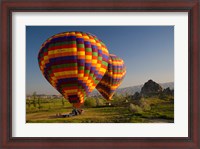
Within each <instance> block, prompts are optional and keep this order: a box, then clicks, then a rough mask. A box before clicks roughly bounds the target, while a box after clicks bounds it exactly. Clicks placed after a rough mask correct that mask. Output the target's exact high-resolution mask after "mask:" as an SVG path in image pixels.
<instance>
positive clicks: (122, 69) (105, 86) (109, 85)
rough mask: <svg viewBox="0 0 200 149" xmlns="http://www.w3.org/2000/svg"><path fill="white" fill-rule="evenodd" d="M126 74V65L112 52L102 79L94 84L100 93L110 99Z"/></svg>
mask: <svg viewBox="0 0 200 149" xmlns="http://www.w3.org/2000/svg"><path fill="white" fill-rule="evenodd" d="M125 75H126V66H125V64H124V61H123V60H122V59H121V58H119V57H117V56H116V55H114V54H110V58H109V62H108V69H107V72H106V73H105V75H104V76H103V78H102V80H101V81H100V82H99V84H98V85H97V86H96V89H97V90H98V91H99V92H100V93H101V95H102V96H103V97H104V98H105V99H107V100H111V99H112V96H113V95H114V93H115V90H116V89H117V88H118V87H119V86H120V84H121V83H122V80H123V79H124V77H125Z"/></svg>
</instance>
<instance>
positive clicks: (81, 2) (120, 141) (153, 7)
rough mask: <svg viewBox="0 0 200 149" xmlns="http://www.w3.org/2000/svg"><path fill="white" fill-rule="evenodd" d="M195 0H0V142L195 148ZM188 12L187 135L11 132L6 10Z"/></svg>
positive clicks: (199, 128)
mask: <svg viewBox="0 0 200 149" xmlns="http://www.w3.org/2000/svg"><path fill="white" fill-rule="evenodd" d="M199 6H200V4H199V0H173V1H172V0H135V1H132V0H116V1H113V0H102V1H100V0H93V1H92V0H69V1H63V0H62V1H56V0H55V1H54V0H51V1H47V0H15V1H14V0H4V1H2V2H1V50H0V51H1V58H0V59H1V61H0V62H1V66H0V67H1V69H0V70H1V73H0V75H1V76H0V82H1V90H0V91H1V92H0V148H3V149H8V148H12V149H14V148H20V149H21V148H70V149H71V148H124V149H125V148H136V149H143V148H149V149H157V148H160V149H167V148H181V149H199V148H200V101H199V93H198V92H199V91H200V90H199V87H200V86H199V56H200V55H199V43H200V40H199V39H200V38H199V35H200V34H199V33H200V32H199V30H200V28H199V20H200V19H199V17H200V16H199V14H200V13H199ZM15 11H18V12H32V11H34V12H44V11H47V12H57V11H61V12H62V11H66V12H67V11H68V12H77V11H79V12H81V11H84V12H134V11H139V12H141V11H144V12H152V11H154V12H188V13H189V21H188V23H189V29H188V30H189V41H188V43H189V47H188V49H189V57H188V60H189V66H188V67H189V72H188V73H189V79H188V80H189V83H188V84H189V91H188V92H189V97H188V100H189V105H188V106H189V122H188V124H189V128H188V131H189V136H188V137H184V138H179V137H170V138H159V137H157V138H131V137H129V138H120V137H117V138H110V137H104V138H98V137H93V138H70V137H68V138H26V137H19V138H14V137H12V135H11V134H12V127H11V126H12V107H11V105H12V12H15Z"/></svg>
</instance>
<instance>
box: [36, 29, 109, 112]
mask: <svg viewBox="0 0 200 149" xmlns="http://www.w3.org/2000/svg"><path fill="white" fill-rule="evenodd" d="M108 60H109V53H108V49H107V48H106V46H105V44H104V43H103V42H102V41H101V40H100V39H98V38H97V37H96V36H95V35H92V34H90V33H84V32H78V31H70V32H63V33H59V34H56V35H54V36H52V37H50V38H49V39H47V40H46V41H45V42H44V43H43V44H42V46H41V48H40V51H39V54H38V63H39V67H40V70H41V72H42V74H43V75H44V77H45V78H46V79H47V81H48V82H49V83H50V84H51V85H52V86H53V87H54V88H55V89H57V90H58V91H59V92H60V93H61V94H62V95H63V96H64V97H65V98H66V99H68V101H69V102H70V103H72V104H73V107H74V108H80V106H81V105H82V104H83V103H84V99H85V97H86V96H87V95H89V94H90V93H91V92H92V91H93V89H94V88H95V87H96V85H97V84H98V83H99V81H100V80H101V79H102V77H103V76H104V74H105V72H106V70H107V66H108Z"/></svg>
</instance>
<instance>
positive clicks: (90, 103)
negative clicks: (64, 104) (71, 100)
mask: <svg viewBox="0 0 200 149" xmlns="http://www.w3.org/2000/svg"><path fill="white" fill-rule="evenodd" d="M84 106H85V107H96V106H97V103H96V100H95V99H93V98H88V99H86V100H85V102H84Z"/></svg>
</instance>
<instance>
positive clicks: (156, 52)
mask: <svg viewBox="0 0 200 149" xmlns="http://www.w3.org/2000/svg"><path fill="white" fill-rule="evenodd" d="M65 31H83V32H89V33H92V34H94V35H96V36H97V37H98V38H99V39H101V40H102V41H103V42H104V43H105V44H106V46H107V48H108V49H109V53H111V54H115V55H117V56H119V57H121V58H122V59H123V60H124V61H125V64H126V67H127V74H126V77H125V79H124V81H123V83H122V84H121V86H120V87H121V88H122V87H128V86H135V85H140V84H144V83H145V82H146V81H147V80H149V79H152V80H154V81H156V82H158V83H165V82H173V81H174V27H173V26H27V27H26V92H27V94H32V93H33V92H34V91H36V92H37V93H38V94H58V92H57V91H56V90H55V89H54V88H53V87H52V86H51V85H50V84H49V83H48V82H47V80H46V79H45V78H44V77H43V75H42V73H41V72H40V69H39V66H38V60H37V55H38V52H39V49H40V46H41V45H42V43H43V42H44V41H45V40H46V39H47V38H48V37H50V36H52V35H54V34H56V33H60V32H65Z"/></svg>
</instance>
